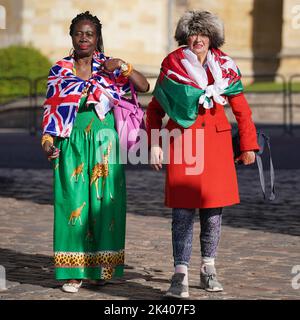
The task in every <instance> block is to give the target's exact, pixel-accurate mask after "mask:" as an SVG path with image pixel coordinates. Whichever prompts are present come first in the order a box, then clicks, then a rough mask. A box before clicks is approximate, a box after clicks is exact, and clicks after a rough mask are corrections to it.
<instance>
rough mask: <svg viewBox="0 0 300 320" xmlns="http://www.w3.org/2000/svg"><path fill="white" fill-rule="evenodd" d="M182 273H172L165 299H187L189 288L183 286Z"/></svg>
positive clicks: (183, 275)
mask: <svg viewBox="0 0 300 320" xmlns="http://www.w3.org/2000/svg"><path fill="white" fill-rule="evenodd" d="M184 277H185V274H184V273H174V274H173V276H172V279H171V286H170V288H169V289H168V291H167V292H166V293H165V295H164V297H165V298H177V299H184V298H188V297H189V287H188V286H187V285H184V284H183V283H182V282H183V279H184Z"/></svg>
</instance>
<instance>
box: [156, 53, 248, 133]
mask: <svg viewBox="0 0 300 320" xmlns="http://www.w3.org/2000/svg"><path fill="white" fill-rule="evenodd" d="M205 67H206V68H208V69H209V71H210V72H211V74H212V76H213V78H214V83H213V84H211V85H208V77H207V72H206V70H205ZM241 92H243V85H242V82H241V74H240V71H239V69H238V67H237V66H236V64H235V63H234V61H233V60H232V59H231V58H230V57H228V56H227V55H226V54H225V53H223V52H222V51H221V50H218V49H211V50H209V51H208V54H207V60H206V64H205V66H204V67H203V66H202V65H201V64H200V62H199V61H198V59H197V56H196V55H195V54H194V53H193V52H192V51H191V50H189V49H188V48H179V49H177V50H175V51H173V52H172V53H170V54H169V55H168V56H167V57H166V58H165V59H164V61H163V62H162V66H161V71H160V75H159V77H158V80H157V82H156V86H155V88H154V91H153V95H154V97H155V98H156V99H157V101H158V102H159V104H160V105H161V106H162V108H163V109H164V111H165V112H166V113H167V114H168V116H169V117H170V118H171V119H172V120H174V121H175V122H176V123H178V124H179V125H180V126H182V127H184V128H188V127H190V126H191V125H192V124H193V123H194V122H195V121H196V119H197V116H198V109H199V105H202V106H203V107H204V108H205V109H210V108H213V106H214V102H213V101H215V102H216V103H219V104H222V105H225V104H226V99H225V98H224V96H231V95H236V94H238V93H241Z"/></svg>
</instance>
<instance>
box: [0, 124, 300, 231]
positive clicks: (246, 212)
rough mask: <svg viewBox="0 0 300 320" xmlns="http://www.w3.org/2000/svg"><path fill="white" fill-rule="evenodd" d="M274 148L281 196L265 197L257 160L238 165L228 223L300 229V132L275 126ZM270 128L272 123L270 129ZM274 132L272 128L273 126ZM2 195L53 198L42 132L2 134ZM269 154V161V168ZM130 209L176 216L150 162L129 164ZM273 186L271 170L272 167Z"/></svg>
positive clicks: (40, 200)
mask: <svg viewBox="0 0 300 320" xmlns="http://www.w3.org/2000/svg"><path fill="white" fill-rule="evenodd" d="M272 130H273V131H274V132H273V134H274V138H273V140H272V153H273V161H274V166H275V173H276V192H277V199H276V200H275V201H274V202H268V201H264V200H263V198H262V193H261V189H260V183H259V176H258V170H257V168H256V165H253V166H251V167H247V168H243V167H240V168H238V178H239V186H240V196H241V204H239V205H236V206H232V207H228V208H225V210H224V215H223V224H224V225H229V226H231V227H237V228H248V229H253V230H262V231H266V232H275V233H283V234H290V235H297V236H298V235H300V215H299V214H298V211H299V205H300V202H299V200H298V199H299V193H300V184H299V176H300V138H296V137H294V138H293V137H291V136H284V135H282V131H278V132H277V131H276V130H277V129H276V128H273V129H272ZM269 131H270V129H269ZM270 133H272V131H270ZM0 143H1V146H2V148H1V149H0V156H1V157H0V196H1V197H4V198H5V197H9V198H16V199H18V200H28V201H33V202H35V203H39V204H52V173H51V170H50V165H49V163H48V161H47V160H46V159H45V157H44V155H43V154H42V152H41V150H40V145H39V138H38V137H30V136H29V135H24V134H23V135H21V134H16V133H14V134H9V135H7V136H4V135H3V134H0ZM267 162H268V158H267V159H265V162H264V166H265V168H268V167H269V166H268V163H267ZM126 176H127V192H128V204H127V211H128V212H131V213H134V214H137V215H147V216H153V217H155V216H160V217H166V218H170V217H171V209H169V208H165V207H164V204H163V199H164V174H163V172H158V173H157V172H154V171H152V170H151V169H150V168H149V166H148V165H138V166H129V165H127V166H126ZM266 178H267V179H266V180H267V190H269V186H268V182H269V180H270V179H269V178H268V172H266Z"/></svg>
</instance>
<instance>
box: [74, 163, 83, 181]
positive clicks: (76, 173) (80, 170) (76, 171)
mask: <svg viewBox="0 0 300 320" xmlns="http://www.w3.org/2000/svg"><path fill="white" fill-rule="evenodd" d="M83 166H84V163H81V164H80V165H79V166H78V167H77V168H75V169H74V171H73V173H72V175H71V180H72V179H73V178H75V182H78V176H79V175H81V177H82V181H83V182H84V177H83Z"/></svg>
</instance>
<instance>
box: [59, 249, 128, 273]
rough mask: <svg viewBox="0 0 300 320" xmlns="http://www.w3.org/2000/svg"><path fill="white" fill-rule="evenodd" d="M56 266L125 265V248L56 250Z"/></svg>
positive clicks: (108, 266)
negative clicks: (74, 250)
mask: <svg viewBox="0 0 300 320" xmlns="http://www.w3.org/2000/svg"><path fill="white" fill-rule="evenodd" d="M54 265H55V267H56V268H78V267H97V266H101V267H104V268H107V269H110V268H112V267H115V266H119V265H124V250H120V251H98V252H61V251H60V252H55V253H54Z"/></svg>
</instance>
